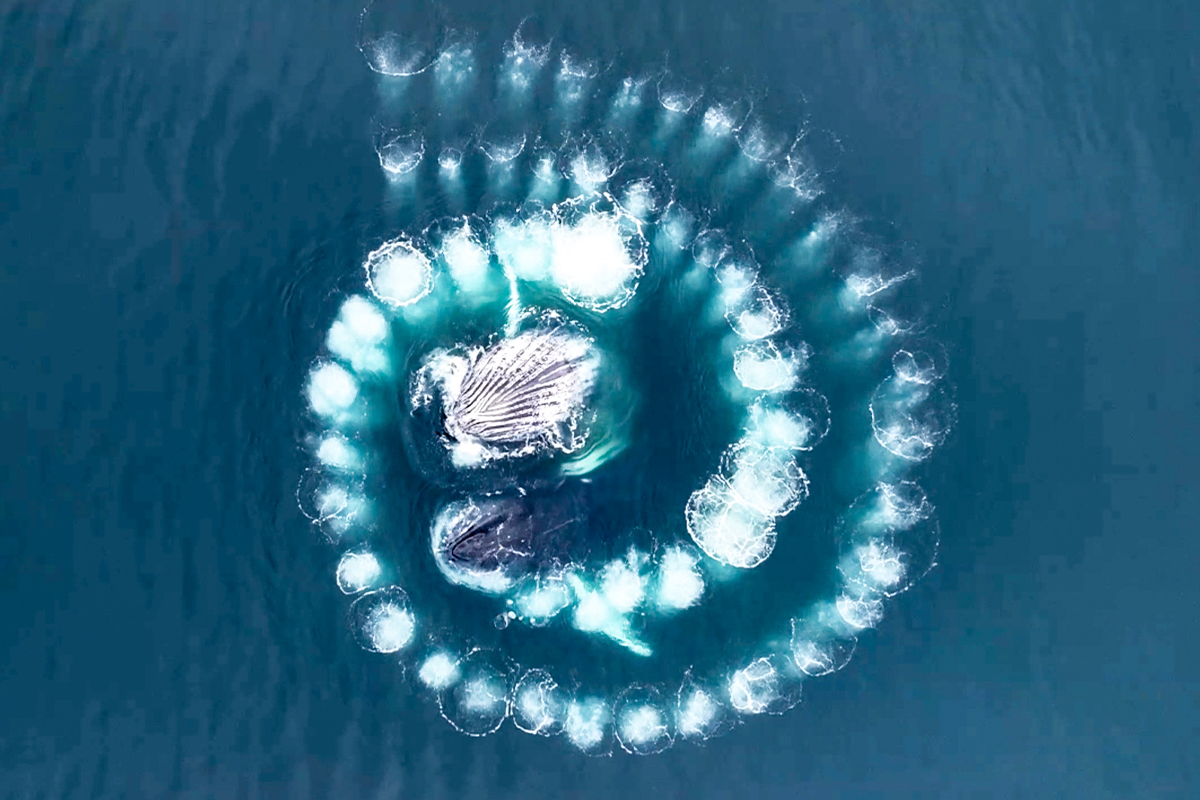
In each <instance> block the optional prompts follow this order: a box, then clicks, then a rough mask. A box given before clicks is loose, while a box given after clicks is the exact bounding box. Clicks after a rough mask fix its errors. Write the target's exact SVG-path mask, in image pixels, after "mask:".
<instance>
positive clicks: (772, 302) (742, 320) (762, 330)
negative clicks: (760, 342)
mask: <svg viewBox="0 0 1200 800" xmlns="http://www.w3.org/2000/svg"><path fill="white" fill-rule="evenodd" d="M725 308H726V310H725V318H726V319H727V320H729V325H730V327H732V328H733V332H734V333H736V334H737V335H738V336H740V337H742V338H743V339H746V340H749V341H753V340H755V339H763V338H765V337H767V336H771V335H772V334H775V333H778V332H779V331H780V330H782V329H783V326H784V324H785V322H786V321H787V314H786V313H785V312H784V310H783V308H782V307H781V306H780V304H779V302H778V301H777V300H776V299H775V298H774V297H773V296H772V295H771V293H770V292H768V291H767V290H766V289H764V288H763V287H762V286H760V285H758V284H753V285H751V286H749V287H747V288H746V289H745V290H744V291H740V292H737V293H736V294H735V295H733V296H732V297H727V299H726V305H725Z"/></svg>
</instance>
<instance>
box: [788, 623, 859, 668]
mask: <svg viewBox="0 0 1200 800" xmlns="http://www.w3.org/2000/svg"><path fill="white" fill-rule="evenodd" d="M793 625H794V623H793ZM855 644H856V640H855V639H850V640H849V641H842V640H838V639H833V638H826V639H823V640H814V639H803V638H796V637H795V635H793V638H792V658H793V659H794V660H795V662H796V666H797V667H799V668H800V671H801V672H803V673H804V674H805V675H809V676H811V677H814V678H819V677H821V676H822V675H829V674H831V673H834V672H837V671H838V670H839V669H841V668H842V667H844V666H846V665H847V664H848V663H850V658H851V656H853V655H854V647H855Z"/></svg>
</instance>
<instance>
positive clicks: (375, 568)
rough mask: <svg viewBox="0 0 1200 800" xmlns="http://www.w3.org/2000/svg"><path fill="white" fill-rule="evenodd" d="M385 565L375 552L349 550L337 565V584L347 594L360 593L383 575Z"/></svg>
mask: <svg viewBox="0 0 1200 800" xmlns="http://www.w3.org/2000/svg"><path fill="white" fill-rule="evenodd" d="M382 575H383V567H381V566H380V564H379V559H377V558H376V557H375V554H374V553H370V552H366V551H361V552H349V553H346V554H345V555H343V556H342V558H341V560H339V561H338V565H337V585H338V588H339V589H341V590H342V591H343V592H345V593H346V594H358V593H359V592H362V591H365V590H367V589H370V588H371V587H372V586H374V585H375V583H376V582H377V581H378V580H379V579H380V577H382Z"/></svg>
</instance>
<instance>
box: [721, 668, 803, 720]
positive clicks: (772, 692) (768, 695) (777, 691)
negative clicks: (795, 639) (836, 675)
mask: <svg viewBox="0 0 1200 800" xmlns="http://www.w3.org/2000/svg"><path fill="white" fill-rule="evenodd" d="M729 702H730V705H732V706H733V707H734V709H735V710H736V711H738V712H740V713H742V714H782V713H783V712H784V711H787V710H788V709H790V708H791V707H792V706H794V705H796V703H799V702H800V683H799V681H798V680H796V679H795V678H794V677H793V676H790V675H789V674H788V673H787V672H786V671H785V670H784V669H783V667H782V665H781V664H780V663H779V659H778V658H777V657H775V656H768V657H764V658H757V659H755V660H754V661H752V662H750V664H749V665H747V666H746V667H743V668H742V669H739V670H738V671H736V672H734V673H733V675H732V676H731V677H730V678H729Z"/></svg>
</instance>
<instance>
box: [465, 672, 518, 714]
mask: <svg viewBox="0 0 1200 800" xmlns="http://www.w3.org/2000/svg"><path fill="white" fill-rule="evenodd" d="M507 703H508V693H507V692H506V691H505V688H504V686H503V684H502V683H501V681H500V680H499V679H498V678H496V677H495V676H493V675H478V676H475V677H472V678H469V679H468V680H467V681H466V682H464V683H463V686H462V707H463V709H464V710H466V711H470V712H472V713H475V714H499V713H501V712H502V711H504V710H505V708H504V707H505V705H506V704H507Z"/></svg>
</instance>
